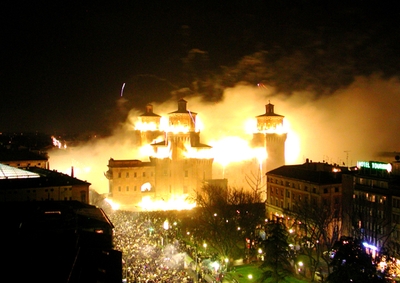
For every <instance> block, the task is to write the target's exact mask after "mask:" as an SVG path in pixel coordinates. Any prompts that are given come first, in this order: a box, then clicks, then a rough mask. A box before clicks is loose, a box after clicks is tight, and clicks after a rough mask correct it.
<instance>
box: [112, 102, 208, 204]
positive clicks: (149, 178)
mask: <svg viewBox="0 0 400 283" xmlns="http://www.w3.org/2000/svg"><path fill="white" fill-rule="evenodd" d="M196 116H197V113H195V112H191V111H190V110H188V109H187V102H186V100H184V99H180V100H179V101H178V109H177V110H176V111H174V112H171V113H169V114H168V125H167V126H166V128H165V129H162V130H161V124H160V122H161V117H160V116H159V115H157V114H155V113H153V108H152V106H151V105H148V106H147V108H146V112H145V113H144V114H143V115H141V116H140V117H139V128H138V129H137V131H139V132H140V133H139V136H140V137H141V138H140V141H141V142H140V144H141V146H146V144H147V143H149V142H151V141H153V142H151V143H150V146H151V147H152V149H153V152H152V154H151V156H149V159H150V161H148V162H142V161H140V160H114V159H110V160H109V163H108V167H109V170H108V171H107V173H106V176H107V178H108V179H109V192H110V194H109V195H110V198H111V199H112V200H113V201H115V202H117V203H119V204H121V205H122V206H125V208H127V209H133V210H136V209H138V210H140V209H141V208H140V205H141V203H143V202H146V201H147V200H151V201H152V202H154V201H161V202H164V201H165V202H167V201H168V200H171V199H176V198H182V196H190V195H193V194H194V192H195V191H196V190H198V189H200V188H201V187H202V186H203V185H204V184H205V182H208V181H210V180H211V179H212V164H213V158H212V157H211V156H210V154H208V155H207V152H209V151H210V149H211V147H210V146H208V145H205V144H202V143H200V133H199V132H198V131H197V129H196ZM160 136H162V137H163V140H161V141H155V140H156V139H157V138H158V137H160ZM207 156H210V157H207Z"/></svg>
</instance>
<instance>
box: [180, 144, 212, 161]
mask: <svg viewBox="0 0 400 283" xmlns="http://www.w3.org/2000/svg"><path fill="white" fill-rule="evenodd" d="M184 146H185V149H186V152H184V156H185V157H186V158H198V159H210V158H213V154H212V151H211V150H210V148H196V147H192V146H191V144H190V142H186V143H185V145H184Z"/></svg>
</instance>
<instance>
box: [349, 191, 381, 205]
mask: <svg viewBox="0 0 400 283" xmlns="http://www.w3.org/2000/svg"><path fill="white" fill-rule="evenodd" d="M353 199H355V200H363V201H367V202H378V203H381V204H386V197H385V196H377V195H374V194H370V193H365V192H360V191H356V192H355V193H354V194H353Z"/></svg>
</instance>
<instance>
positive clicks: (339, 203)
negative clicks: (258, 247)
mask: <svg viewBox="0 0 400 283" xmlns="http://www.w3.org/2000/svg"><path fill="white" fill-rule="evenodd" d="M344 172H347V168H345V167H339V166H336V165H330V164H327V163H320V162H312V161H309V160H307V162H306V163H304V164H301V165H286V166H281V167H279V168H276V169H274V170H271V171H269V172H268V173H267V174H266V176H267V201H266V211H267V217H268V218H269V219H277V218H279V219H285V222H286V224H287V225H288V226H292V225H293V223H292V222H293V220H292V219H290V217H289V215H290V214H291V212H297V211H300V210H303V208H302V207H303V206H316V207H328V208H330V211H331V212H332V214H331V215H333V218H332V221H331V225H330V227H328V229H329V233H330V235H335V237H337V239H338V238H339V237H340V236H341V235H349V234H348V233H350V231H351V230H350V229H351V228H350V226H349V224H348V220H347V216H346V213H347V212H348V211H349V208H350V201H351V191H350V192H347V191H346V190H344V189H343V187H342V175H343V173H344Z"/></svg>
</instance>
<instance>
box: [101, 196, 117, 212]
mask: <svg viewBox="0 0 400 283" xmlns="http://www.w3.org/2000/svg"><path fill="white" fill-rule="evenodd" d="M104 200H105V201H106V202H107V203H108V204H109V205H110V206H111V208H112V209H113V210H118V209H119V208H120V204H118V203H116V202H114V201H112V200H111V199H109V198H105V199H104Z"/></svg>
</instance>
